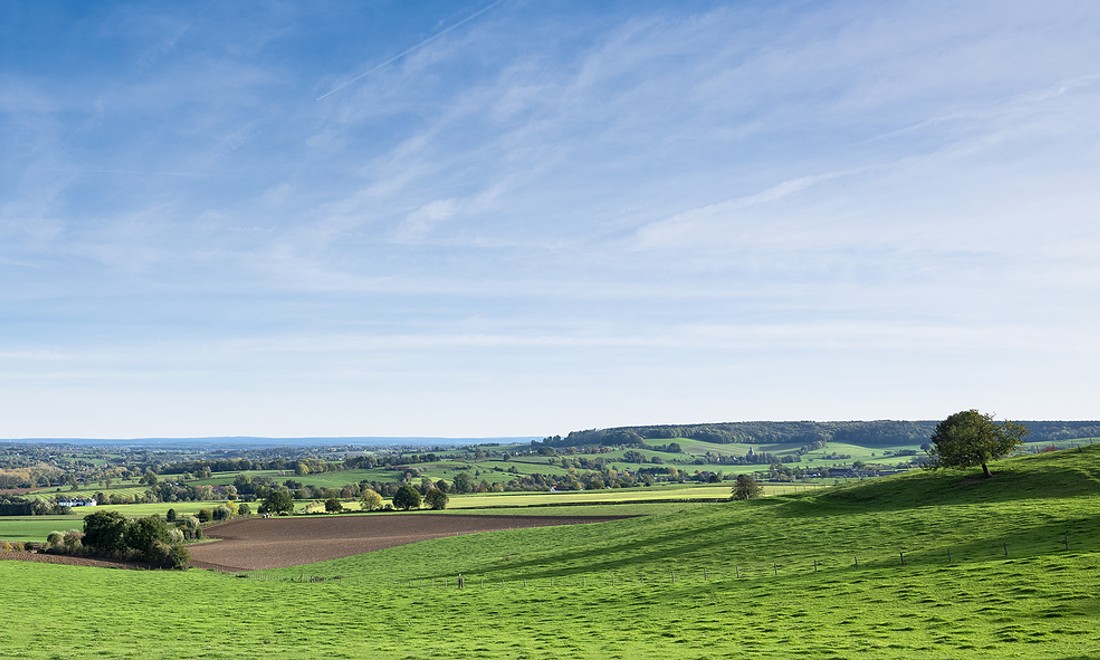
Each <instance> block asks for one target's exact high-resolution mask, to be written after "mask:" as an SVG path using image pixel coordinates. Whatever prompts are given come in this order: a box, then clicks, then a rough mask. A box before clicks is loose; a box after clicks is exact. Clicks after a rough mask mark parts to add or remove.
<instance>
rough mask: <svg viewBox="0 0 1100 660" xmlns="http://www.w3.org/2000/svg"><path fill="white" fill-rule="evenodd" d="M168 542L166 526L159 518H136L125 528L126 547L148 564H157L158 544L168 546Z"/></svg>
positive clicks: (169, 539)
mask: <svg viewBox="0 0 1100 660" xmlns="http://www.w3.org/2000/svg"><path fill="white" fill-rule="evenodd" d="M170 541H171V538H170V537H169V535H168V524H167V523H165V522H164V519H163V518H161V517H160V516H149V517H147V518H138V519H137V520H135V521H133V522H131V523H130V524H128V525H127V526H126V546H127V547H128V548H130V549H131V550H135V551H137V553H138V554H139V555H141V557H142V559H145V560H146V561H149V562H150V563H159V562H158V561H156V559H157V558H158V556H159V552H158V551H159V550H160V547H159V546H158V544H160V545H168V543H169V542H170Z"/></svg>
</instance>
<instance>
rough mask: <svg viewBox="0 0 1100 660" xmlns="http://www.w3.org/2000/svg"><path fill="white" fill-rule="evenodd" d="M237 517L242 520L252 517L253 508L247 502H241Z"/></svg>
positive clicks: (238, 506)
mask: <svg viewBox="0 0 1100 660" xmlns="http://www.w3.org/2000/svg"><path fill="white" fill-rule="evenodd" d="M237 515H238V516H241V517H242V518H245V517H248V516H251V515H252V508H251V507H249V506H248V503H247V502H241V503H240V504H238V505H237Z"/></svg>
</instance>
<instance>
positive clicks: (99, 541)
mask: <svg viewBox="0 0 1100 660" xmlns="http://www.w3.org/2000/svg"><path fill="white" fill-rule="evenodd" d="M126 526H127V520H126V516H124V515H122V514H121V513H119V512H118V511H96V512H95V513H93V514H91V515H88V516H84V545H86V546H88V547H90V548H92V549H93V550H94V551H95V552H98V553H103V554H105V555H122V554H123V553H124V552H125V551H126Z"/></svg>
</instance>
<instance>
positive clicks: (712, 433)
mask: <svg viewBox="0 0 1100 660" xmlns="http://www.w3.org/2000/svg"><path fill="white" fill-rule="evenodd" d="M938 423H939V422H937V421H895V420H877V421H871V422H719V423H715V424H663V425H659V426H622V427H618V428H611V429H590V430H587V431H573V432H571V433H570V434H569V435H567V436H565V437H564V438H563V437H561V436H552V437H549V438H546V439H544V440H543V441H542V442H541V443H539V444H543V445H546V446H550V447H581V446H590V445H641V444H644V443H643V440H667V439H669V438H690V439H692V440H703V441H706V442H717V443H722V444H734V443H751V444H773V443H783V444H787V443H799V444H810V443H814V442H819V441H825V442H845V443H850V444H857V445H862V446H864V447H891V446H896V445H919V444H922V443H924V442H928V440H929V439H930V438H931V437H932V431H933V430H934V429H935V427H936V424H938ZM1020 423H1021V424H1023V425H1024V426H1026V427H1027V429H1028V431H1029V432H1028V435H1027V437H1026V440H1027V441H1028V442H1058V441H1065V440H1072V439H1074V438H1097V437H1100V421H1092V422H1058V421H1044V422H1028V421H1022V422H1020Z"/></svg>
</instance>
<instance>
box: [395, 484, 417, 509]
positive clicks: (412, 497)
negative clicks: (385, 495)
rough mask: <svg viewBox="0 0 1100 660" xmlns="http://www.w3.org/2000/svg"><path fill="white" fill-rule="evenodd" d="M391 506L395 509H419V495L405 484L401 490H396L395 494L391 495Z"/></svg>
mask: <svg viewBox="0 0 1100 660" xmlns="http://www.w3.org/2000/svg"><path fill="white" fill-rule="evenodd" d="M393 506H394V508H397V509H404V510H406V511H408V510H409V509H419V508H420V493H418V492H417V491H416V489H415V488H413V487H412V486H410V485H409V484H405V485H404V486H402V487H401V488H398V489H397V492H396V493H394V494H393Z"/></svg>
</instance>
